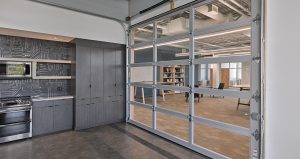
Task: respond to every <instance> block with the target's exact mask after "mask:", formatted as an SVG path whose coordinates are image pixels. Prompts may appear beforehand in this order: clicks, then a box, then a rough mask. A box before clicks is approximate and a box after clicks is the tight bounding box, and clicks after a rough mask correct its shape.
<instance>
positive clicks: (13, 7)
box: [0, 0, 125, 44]
mask: <svg viewBox="0 0 300 159" xmlns="http://www.w3.org/2000/svg"><path fill="white" fill-rule="evenodd" d="M0 27H2V28H10V29H17V30H25V31H32V32H39V33H47V34H54V35H62V36H68V37H75V38H82V39H91V40H97V41H105V42H112V43H119V44H125V31H124V29H123V27H122V25H120V24H119V23H118V22H116V21H112V20H108V19H104V18H100V17H96V16H91V15H87V14H83V13H79V12H75V11H70V10H66V9H62V8H58V7H54V6H49V5H45V4H41V3H36V2H32V1H27V0H1V1H0Z"/></svg>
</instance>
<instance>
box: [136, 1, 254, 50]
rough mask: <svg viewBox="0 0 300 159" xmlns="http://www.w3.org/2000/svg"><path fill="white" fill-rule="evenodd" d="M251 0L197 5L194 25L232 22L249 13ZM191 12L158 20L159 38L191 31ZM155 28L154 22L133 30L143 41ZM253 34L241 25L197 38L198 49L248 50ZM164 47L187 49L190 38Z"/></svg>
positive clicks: (150, 37) (200, 27) (198, 26)
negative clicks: (232, 30)
mask: <svg viewBox="0 0 300 159" xmlns="http://www.w3.org/2000/svg"><path fill="white" fill-rule="evenodd" d="M250 4H251V0H226V1H224V0H215V1H213V2H212V3H211V4H208V5H206V6H200V7H198V8H196V9H195V24H194V25H195V29H196V30H201V29H203V28H207V27H211V26H214V25H218V24H222V23H227V22H233V21H237V20H240V19H243V18H245V17H249V16H250V13H251V6H250ZM213 8H214V9H213ZM189 14H190V13H189V12H188V11H185V12H182V13H179V14H177V15H175V16H172V17H169V18H166V19H163V20H161V21H158V22H157V33H158V35H157V36H158V38H163V37H167V36H173V35H176V34H181V33H188V30H189V25H188V24H189V22H188V21H189ZM152 30H153V26H152V25H151V24H150V25H148V26H145V27H143V28H138V29H137V30H135V31H134V36H135V38H134V39H135V40H134V42H135V43H141V42H143V41H151V40H152V37H153V31H152ZM250 34H251V30H250V29H245V30H243V29H242V31H238V32H232V33H229V34H221V35H220V36H212V37H206V38H200V39H195V51H197V52H199V53H203V54H205V53H210V54H213V53H214V52H222V53H226V54H227V53H228V52H229V53H230V52H232V53H236V52H237V51H236V50H240V51H243V52H249V51H250V46H251V43H250V42H251V37H250ZM165 47H168V48H167V49H169V48H170V47H172V48H173V49H172V50H174V49H175V48H176V49H177V50H178V49H179V50H182V49H184V50H186V49H188V48H189V42H188V41H185V42H180V43H176V44H174V43H172V44H169V45H166V46H165ZM161 48H162V47H161ZM176 49H175V50H176ZM225 49H228V51H226V50H225ZM177 52H178V51H177Z"/></svg>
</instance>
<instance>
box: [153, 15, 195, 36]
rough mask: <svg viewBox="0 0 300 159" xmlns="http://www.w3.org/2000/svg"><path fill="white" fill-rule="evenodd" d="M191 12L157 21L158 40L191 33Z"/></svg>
mask: <svg viewBox="0 0 300 159" xmlns="http://www.w3.org/2000/svg"><path fill="white" fill-rule="evenodd" d="M189 16H190V13H189V11H188V10H187V11H183V12H180V13H178V14H176V15H173V16H171V17H168V18H165V19H162V20H158V21H157V38H163V37H168V36H174V35H178V34H184V33H188V32H189Z"/></svg>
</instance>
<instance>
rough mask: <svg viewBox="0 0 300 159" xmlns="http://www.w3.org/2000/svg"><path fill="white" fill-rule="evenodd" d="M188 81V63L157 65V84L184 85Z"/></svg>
mask: <svg viewBox="0 0 300 159" xmlns="http://www.w3.org/2000/svg"><path fill="white" fill-rule="evenodd" d="M188 83H189V66H188V65H167V66H158V67H157V84H159V85H171V86H179V87H185V86H187V85H188Z"/></svg>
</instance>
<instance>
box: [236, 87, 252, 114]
mask: <svg viewBox="0 0 300 159" xmlns="http://www.w3.org/2000/svg"><path fill="white" fill-rule="evenodd" d="M233 87H237V88H240V91H249V90H250V88H251V87H250V85H248V84H245V85H234V86H233ZM240 105H247V106H250V100H249V102H248V103H242V102H241V98H239V99H238V103H237V107H236V110H239V106H240Z"/></svg>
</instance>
